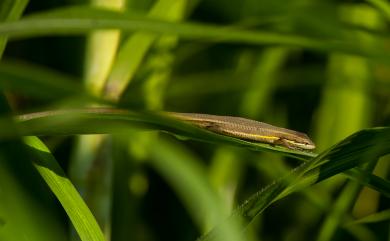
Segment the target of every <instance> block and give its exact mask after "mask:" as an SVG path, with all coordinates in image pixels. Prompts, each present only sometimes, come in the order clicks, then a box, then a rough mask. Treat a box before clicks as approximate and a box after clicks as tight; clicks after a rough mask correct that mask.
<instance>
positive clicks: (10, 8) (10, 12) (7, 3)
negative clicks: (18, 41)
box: [0, 0, 28, 58]
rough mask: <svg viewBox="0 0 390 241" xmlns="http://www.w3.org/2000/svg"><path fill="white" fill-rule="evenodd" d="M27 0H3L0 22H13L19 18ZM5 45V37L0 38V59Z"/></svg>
mask: <svg viewBox="0 0 390 241" xmlns="http://www.w3.org/2000/svg"><path fill="white" fill-rule="evenodd" d="M27 3H28V0H3V1H2V2H1V3H0V22H8V21H15V20H17V19H19V18H20V16H21V15H22V13H23V11H24V9H25V8H26V6H27ZM6 44H7V36H1V37H0V58H1V57H2V55H3V53H4V49H5V46H6Z"/></svg>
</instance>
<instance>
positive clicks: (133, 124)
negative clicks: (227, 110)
mask: <svg viewBox="0 0 390 241" xmlns="http://www.w3.org/2000/svg"><path fill="white" fill-rule="evenodd" d="M18 122H19V123H18V131H19V132H18V133H15V132H14V131H12V130H9V129H7V128H1V129H0V138H7V137H10V136H16V135H18V134H21V135H38V136H45V135H78V134H103V133H119V134H125V133H127V132H126V131H132V130H134V129H136V130H137V129H141V130H160V131H165V132H168V133H172V134H174V135H176V136H178V137H180V138H186V139H193V140H198V141H203V142H208V143H214V144H225V145H233V146H240V147H243V148H247V149H251V150H256V151H268V152H277V153H280V154H281V155H284V156H290V157H293V158H295V159H300V160H308V159H311V158H313V157H316V156H317V154H315V153H311V152H306V151H300V150H290V149H287V148H284V147H279V146H271V145H268V144H263V143H253V142H249V141H244V140H241V139H237V138H233V137H229V136H223V135H219V134H216V133H213V132H210V131H207V130H204V129H200V128H197V127H195V126H192V125H189V124H186V123H183V122H181V121H177V120H173V119H170V118H167V117H166V116H164V115H162V114H161V113H146V112H135V111H127V110H121V109H101V108H96V109H93V108H89V109H73V110H72V109H71V110H55V111H46V112H37V113H31V114H27V115H22V116H19V117H18ZM6 123H7V122H2V123H0V126H2V125H6ZM387 129H388V128H376V129H368V130H365V131H361V132H359V133H358V134H355V135H356V137H355V135H353V136H352V137H350V138H347V139H346V140H345V141H344V142H341V143H340V144H339V145H337V146H335V147H334V148H333V149H330V150H328V151H326V152H324V153H322V154H321V155H319V156H317V157H316V158H315V159H314V160H313V161H310V166H307V167H306V171H309V170H311V169H312V170H313V172H312V173H310V175H308V176H307V177H306V179H305V180H306V181H307V180H310V182H312V181H316V180H317V178H318V177H317V176H316V175H317V173H316V171H318V167H321V168H325V167H327V168H332V169H331V171H332V172H333V174H337V173H338V172H341V171H339V169H342V170H348V169H350V168H352V167H354V166H356V163H351V162H350V161H351V158H353V157H354V156H353V155H352V156H351V157H348V156H347V151H346V150H349V151H350V152H351V153H352V154H355V155H356V153H358V151H359V149H358V150H355V149H356V148H362V149H363V150H366V149H367V148H368V149H369V147H372V150H373V149H374V148H377V147H381V146H383V145H381V144H380V141H379V142H378V143H376V142H374V141H375V140H377V139H376V138H375V137H373V136H372V135H373V134H374V133H376V132H379V133H382V131H386V130H387ZM383 137H384V136H383V135H382V137H381V138H383ZM367 140H371V142H369V141H367ZM384 140H386V138H385V139H384ZM384 140H381V141H382V142H383V141H384ZM349 142H352V143H353V145H348V143H349ZM355 142H356V143H355ZM344 145H346V146H347V147H345V148H346V149H342V150H344V152H342V153H341V154H342V156H339V155H341V154H340V153H339V152H338V150H339V148H341V147H343V146H344ZM367 145H368V146H367ZM355 152H356V153H355ZM344 155H345V160H344V159H343V158H342V157H344ZM333 156H336V157H338V159H337V160H341V161H337V162H334V163H333V164H331V165H330V166H329V161H328V159H326V158H325V157H327V158H330V160H333V159H334V158H333ZM332 158H333V159H332ZM322 164H323V166H322ZM305 165H308V164H305ZM345 165H348V166H345ZM315 168H317V169H315ZM337 168H339V169H337ZM323 174H324V173H322V176H321V177H324V176H323ZM328 174H329V173H328ZM346 174H347V175H351V176H352V177H353V178H355V179H356V180H360V179H362V180H363V181H361V182H362V183H363V184H366V183H367V182H368V183H369V184H367V185H368V186H371V187H374V188H375V189H377V190H382V189H386V188H387V189H390V187H388V185H387V184H388V183H387V182H385V181H383V180H382V179H380V178H379V177H372V174H367V173H364V172H363V171H361V170H353V171H348V172H347V173H346ZM371 177H372V178H371ZM378 184H379V187H376V185H378ZM388 192H389V191H388Z"/></svg>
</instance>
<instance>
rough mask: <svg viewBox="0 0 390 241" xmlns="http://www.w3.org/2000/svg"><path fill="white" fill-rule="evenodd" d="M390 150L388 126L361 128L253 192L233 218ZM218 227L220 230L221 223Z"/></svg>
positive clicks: (244, 216)
mask: <svg viewBox="0 0 390 241" xmlns="http://www.w3.org/2000/svg"><path fill="white" fill-rule="evenodd" d="M388 153H390V128H389V127H384V128H374V129H368V130H363V131H360V132H358V133H356V134H354V135H352V136H350V137H348V138H346V139H345V140H343V141H341V142H340V143H338V144H337V145H335V146H334V147H332V148H331V149H329V150H328V151H325V152H324V153H322V154H320V155H318V156H317V157H316V158H314V159H313V160H311V161H309V162H305V163H303V164H302V165H300V166H299V167H297V168H295V169H294V170H293V171H292V172H291V174H290V175H288V176H286V177H284V178H282V179H280V180H278V181H275V182H274V183H272V184H270V185H269V186H267V187H265V188H264V189H262V190H260V191H259V192H257V193H255V194H254V195H252V196H251V197H250V198H249V199H248V200H246V201H245V202H244V203H243V204H242V205H241V206H240V207H239V208H237V209H236V210H235V212H234V214H233V215H232V216H231V217H230V219H235V218H240V219H241V220H243V222H245V223H246V224H249V223H250V222H251V221H252V220H253V219H254V218H255V217H256V216H257V215H258V214H260V213H262V212H263V211H264V209H265V208H267V207H268V206H270V205H271V204H272V203H274V202H275V201H277V200H279V199H281V198H283V197H285V196H287V195H289V194H291V193H292V192H295V191H298V190H302V189H303V188H306V187H308V186H311V185H313V184H315V183H318V182H320V181H323V180H326V179H327V178H330V177H332V176H334V175H337V174H339V173H341V172H343V171H346V170H349V169H351V168H353V167H356V166H359V165H361V164H362V163H365V162H369V161H373V160H376V159H377V158H379V157H381V156H383V155H386V154H388ZM389 188H390V185H389ZM215 230H218V227H217V228H216V229H215ZM212 236H213V231H211V232H210V233H209V234H207V235H205V236H204V237H203V238H202V239H201V240H202V241H204V240H213V239H212V238H211V237H212Z"/></svg>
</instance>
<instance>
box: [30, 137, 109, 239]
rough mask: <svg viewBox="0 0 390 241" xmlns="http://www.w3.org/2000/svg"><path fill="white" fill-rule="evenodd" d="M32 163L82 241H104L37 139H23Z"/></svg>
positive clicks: (52, 159)
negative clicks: (29, 152)
mask: <svg viewBox="0 0 390 241" xmlns="http://www.w3.org/2000/svg"><path fill="white" fill-rule="evenodd" d="M24 141H25V143H26V145H27V146H28V147H29V149H30V151H31V156H32V161H33V164H34V166H35V167H36V168H37V170H38V172H39V173H40V174H41V176H42V177H43V179H44V180H45V181H46V183H47V185H48V186H49V187H50V189H51V190H52V191H53V193H54V194H55V195H56V197H57V198H58V200H59V201H60V203H61V204H62V206H63V207H64V209H65V211H66V212H67V214H68V216H69V218H70V220H71V221H72V223H73V225H74V227H75V229H76V230H77V232H78V234H79V235H80V238H81V240H83V241H92V240H96V241H104V240H105V239H104V237H103V233H102V231H101V230H100V228H99V225H98V224H97V222H96V220H95V218H94V217H93V215H92V213H91V212H90V210H89V209H88V207H87V205H86V204H85V203H84V201H83V199H82V198H81V196H80V194H79V193H78V192H77V190H76V188H75V187H74V186H73V184H72V183H71V182H70V180H69V179H68V178H67V177H66V176H65V173H64V172H63V170H62V169H61V167H60V166H59V164H58V163H57V161H56V160H55V159H54V157H53V156H52V154H51V153H50V151H49V149H48V148H47V147H46V146H45V144H43V142H41V141H40V140H39V139H38V138H37V137H26V138H24Z"/></svg>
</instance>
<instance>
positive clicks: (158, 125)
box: [0, 108, 315, 159]
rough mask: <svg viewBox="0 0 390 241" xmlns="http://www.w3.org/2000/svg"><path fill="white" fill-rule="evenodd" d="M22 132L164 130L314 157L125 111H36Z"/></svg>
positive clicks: (22, 125) (150, 114)
mask: <svg viewBox="0 0 390 241" xmlns="http://www.w3.org/2000/svg"><path fill="white" fill-rule="evenodd" d="M18 119H19V131H20V134H22V135H37V136H42V135H76V134H101V133H123V132H124V131H125V130H126V129H128V128H131V129H150V130H162V131H166V132H169V133H173V134H175V135H177V136H181V137H184V138H187V139H194V140H200V141H205V142H211V143H218V144H230V145H236V146H243V147H246V148H249V149H254V150H259V151H261V150H263V151H264V150H265V151H274V152H279V153H281V154H283V155H287V156H289V155H290V156H293V157H295V158H301V159H302V158H303V159H305V158H306V159H307V158H310V157H314V156H315V154H314V153H311V152H307V151H301V150H292V149H287V148H285V147H280V146H271V145H268V144H264V143H254V142H249V141H244V140H241V139H237V138H233V137H229V136H223V135H219V134H216V133H213V132H210V131H207V130H204V129H200V128H197V127H195V126H192V125H189V124H186V123H183V122H181V121H177V120H174V119H171V118H168V117H167V116H165V115H164V114H162V113H156V112H154V113H153V112H137V111H128V110H124V109H108V108H106V109H105V108H85V109H66V110H52V111H44V112H36V113H31V114H26V115H21V116H19V117H18ZM16 134H17V133H10V130H7V129H2V130H0V137H5V136H12V135H16Z"/></svg>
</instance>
